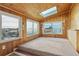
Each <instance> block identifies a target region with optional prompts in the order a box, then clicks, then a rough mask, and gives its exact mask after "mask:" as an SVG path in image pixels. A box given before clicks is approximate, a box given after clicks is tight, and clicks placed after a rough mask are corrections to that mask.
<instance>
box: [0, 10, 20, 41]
mask: <svg viewBox="0 0 79 59" xmlns="http://www.w3.org/2000/svg"><path fill="white" fill-rule="evenodd" d="M1 15H6V16H10V17H14V18H17V19H19V37H12V38H8V40H9V39H17V38H21V37H22V31H21V30H22V18H21V17H20V16H17V15H14V14H11V13H7V12H4V11H0V34H1V35H2V33H1V32H2V16H1ZM1 37H2V36H1ZM0 40H7V39H0Z"/></svg>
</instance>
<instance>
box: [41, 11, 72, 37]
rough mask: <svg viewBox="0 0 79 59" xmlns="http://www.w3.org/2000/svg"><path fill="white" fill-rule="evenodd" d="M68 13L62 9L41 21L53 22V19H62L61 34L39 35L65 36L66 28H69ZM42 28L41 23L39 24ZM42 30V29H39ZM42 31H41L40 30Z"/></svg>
mask: <svg viewBox="0 0 79 59" xmlns="http://www.w3.org/2000/svg"><path fill="white" fill-rule="evenodd" d="M69 13H70V11H69V10H68V11H64V12H61V13H60V14H58V15H56V16H54V17H50V18H47V19H44V20H45V21H42V22H41V24H42V23H44V22H54V21H63V34H42V35H41V36H44V37H57V38H67V30H68V28H69V25H70V21H71V20H70V17H69ZM41 28H42V25H41ZM41 30H42V29H41ZM41 33H42V31H41Z"/></svg>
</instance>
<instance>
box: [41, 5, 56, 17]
mask: <svg viewBox="0 0 79 59" xmlns="http://www.w3.org/2000/svg"><path fill="white" fill-rule="evenodd" d="M56 13H57V8H56V6H55V7H52V8H49V9H47V10H45V11H43V12H41V13H40V15H41V16H43V17H48V16H51V15H53V14H56Z"/></svg>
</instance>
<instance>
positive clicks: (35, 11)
mask: <svg viewBox="0 0 79 59" xmlns="http://www.w3.org/2000/svg"><path fill="white" fill-rule="evenodd" d="M0 5H4V6H6V7H8V8H11V9H14V10H16V11H18V12H21V13H23V14H25V15H26V16H27V17H29V18H32V19H36V20H38V21H41V19H43V18H44V17H42V16H41V15H40V13H41V12H42V11H45V10H47V9H48V8H51V7H54V6H56V7H57V12H58V13H60V12H63V11H66V10H69V9H70V6H71V5H72V4H69V3H66V4H64V3H3V4H0ZM52 16H53V15H52Z"/></svg>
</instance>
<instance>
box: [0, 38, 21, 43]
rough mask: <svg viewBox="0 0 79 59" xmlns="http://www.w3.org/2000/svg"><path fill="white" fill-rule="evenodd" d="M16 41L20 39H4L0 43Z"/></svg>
mask: <svg viewBox="0 0 79 59" xmlns="http://www.w3.org/2000/svg"><path fill="white" fill-rule="evenodd" d="M18 39H20V37H18V38H16V37H15V38H6V39H4V40H0V43H6V42H10V41H14V40H18Z"/></svg>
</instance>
